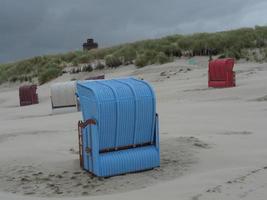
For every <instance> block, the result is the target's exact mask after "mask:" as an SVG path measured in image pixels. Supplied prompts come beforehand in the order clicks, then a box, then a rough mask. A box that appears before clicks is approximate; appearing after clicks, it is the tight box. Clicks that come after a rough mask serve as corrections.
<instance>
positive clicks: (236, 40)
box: [0, 26, 267, 84]
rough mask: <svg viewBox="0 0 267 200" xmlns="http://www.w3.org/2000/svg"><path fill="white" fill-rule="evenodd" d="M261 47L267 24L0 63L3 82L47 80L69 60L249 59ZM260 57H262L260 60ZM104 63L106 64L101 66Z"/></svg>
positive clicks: (266, 48)
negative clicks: (210, 57)
mask: <svg viewBox="0 0 267 200" xmlns="http://www.w3.org/2000/svg"><path fill="white" fill-rule="evenodd" d="M255 48H258V49H261V52H262V53H263V54H264V55H265V56H263V59H264V60H265V61H266V58H267V26H256V27H254V28H241V29H237V30H230V31H223V32H216V33H195V34H191V35H172V36H167V37H163V38H160V39H151V40H143V41H138V42H133V43H128V44H123V45H118V46H114V47H110V48H100V49H94V50H90V51H75V52H68V53H64V54H56V55H45V56H37V57H33V58H30V59H27V60H22V61H19V62H14V63H8V64H1V65H0V83H3V82H6V81H13V82H15V81H22V82H23V81H32V80H35V79H36V78H38V79H37V80H38V82H39V83H40V84H43V83H45V82H47V81H49V80H51V79H53V78H55V77H57V76H59V75H61V73H62V69H64V67H65V66H66V65H67V64H71V65H73V66H78V65H79V64H83V63H90V62H91V61H95V60H105V62H106V67H118V66H119V65H121V64H123V65H127V64H132V63H134V64H135V65H136V66H137V67H144V66H146V65H150V64H154V63H160V64H163V63H166V62H170V61H172V60H173V58H174V57H180V56H182V54H183V55H189V56H194V55H208V54H210V53H212V54H216V55H217V54H219V55H221V56H222V57H233V58H236V59H240V58H245V59H247V60H249V59H253V58H255V56H254V57H253V56H250V53H249V52H250V51H249V50H250V49H255ZM256 61H258V60H256ZM101 67H103V66H101Z"/></svg>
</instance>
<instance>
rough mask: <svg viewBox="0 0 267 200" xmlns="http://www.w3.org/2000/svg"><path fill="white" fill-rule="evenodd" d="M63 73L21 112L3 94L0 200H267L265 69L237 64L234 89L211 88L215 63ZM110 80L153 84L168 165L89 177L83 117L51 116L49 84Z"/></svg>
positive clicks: (8, 90) (14, 94)
mask: <svg viewBox="0 0 267 200" xmlns="http://www.w3.org/2000/svg"><path fill="white" fill-rule="evenodd" d="M195 60H196V65H190V64H189V63H188V60H187V59H179V60H176V61H174V62H172V63H168V64H164V65H151V66H147V67H144V68H140V69H137V68H135V66H132V65H129V66H125V67H119V68H116V69H108V70H103V71H94V72H92V73H90V74H88V73H87V74H86V73H80V74H76V75H68V74H64V75H63V76H61V77H59V78H57V79H55V80H53V81H52V82H50V83H47V84H44V85H42V86H39V87H38V90H37V92H38V95H39V101H40V103H39V104H37V105H31V106H25V107H20V106H19V96H18V85H10V86H8V85H6V84H5V85H2V86H1V87H0V199H1V200H2V199H3V200H13V199H14V200H15V199H22V200H24V199H25V200H26V199H27V200H29V199H34V200H36V199H51V200H52V199H78V200H82V199H96V200H98V199H101V200H105V199H108V200H112V199H116V200H120V199H123V200H125V199H170V200H171V199H179V200H209V199H216V200H220V199H227V200H237V199H245V200H246V199H247V200H248V199H250V200H251V199H254V200H264V199H266V196H267V145H266V141H267V64H266V63H262V64H260V63H250V62H241V61H240V62H238V63H237V64H236V65H235V68H234V70H235V71H236V84H237V87H234V88H224V89H213V88H208V86H207V65H208V57H196V58H195ZM103 73H105V75H106V78H116V77H122V76H134V77H137V78H143V79H145V80H147V81H149V82H150V83H151V84H152V86H153V87H154V89H155V92H156V96H157V111H158V113H159V116H160V141H161V167H160V168H156V169H154V170H150V171H145V172H139V173H132V174H127V175H123V176H116V177H111V178H97V177H92V176H91V175H89V174H87V173H85V172H84V171H82V170H81V169H80V167H79V160H78V153H77V152H78V136H77V122H78V120H80V119H81V118H82V116H81V113H80V112H67V111H66V112H58V113H52V109H51V103H50V85H51V84H52V83H53V82H61V81H68V80H71V79H72V78H77V79H81V78H84V77H86V76H88V75H91V76H93V75H99V74H103Z"/></svg>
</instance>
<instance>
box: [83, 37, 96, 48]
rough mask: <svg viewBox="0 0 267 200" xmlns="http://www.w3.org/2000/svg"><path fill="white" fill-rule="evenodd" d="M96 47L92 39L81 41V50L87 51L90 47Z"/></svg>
mask: <svg viewBox="0 0 267 200" xmlns="http://www.w3.org/2000/svg"><path fill="white" fill-rule="evenodd" d="M97 48H98V44H97V43H96V42H94V39H92V38H89V39H87V41H86V42H85V43H83V50H84V51H86V50H87V51H89V50H91V49H97Z"/></svg>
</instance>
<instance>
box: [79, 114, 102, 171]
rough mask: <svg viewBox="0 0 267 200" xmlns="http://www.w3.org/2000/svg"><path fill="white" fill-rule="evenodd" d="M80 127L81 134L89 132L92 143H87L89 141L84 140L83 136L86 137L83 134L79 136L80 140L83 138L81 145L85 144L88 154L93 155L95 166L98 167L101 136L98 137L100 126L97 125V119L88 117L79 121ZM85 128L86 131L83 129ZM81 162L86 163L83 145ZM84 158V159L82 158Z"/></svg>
mask: <svg viewBox="0 0 267 200" xmlns="http://www.w3.org/2000/svg"><path fill="white" fill-rule="evenodd" d="M78 128H80V129H81V130H80V131H79V132H81V134H84V133H87V134H88V137H90V144H87V141H83V139H82V138H84V137H83V136H82V135H80V136H79V142H80V138H81V142H80V144H79V146H80V145H81V146H83V147H84V148H85V149H86V150H85V152H86V154H88V155H91V157H92V159H93V163H94V164H93V166H94V168H96V169H97V168H98V162H99V160H98V159H99V144H98V142H99V138H98V127H97V121H96V120H95V119H88V120H86V121H84V122H82V121H79V123H78ZM83 129H84V131H83ZM86 129H87V130H86ZM79 150H80V162H81V165H84V163H83V162H84V161H83V158H84V155H82V147H80V149H79ZM81 159H82V160H81Z"/></svg>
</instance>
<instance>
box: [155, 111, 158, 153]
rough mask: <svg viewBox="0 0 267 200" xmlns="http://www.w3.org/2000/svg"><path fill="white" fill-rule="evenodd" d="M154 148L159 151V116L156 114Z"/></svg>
mask: <svg viewBox="0 0 267 200" xmlns="http://www.w3.org/2000/svg"><path fill="white" fill-rule="evenodd" d="M155 122H156V123H155V135H154V136H155V140H154V141H155V146H156V148H157V149H158V150H159V115H158V113H156V116H155Z"/></svg>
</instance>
